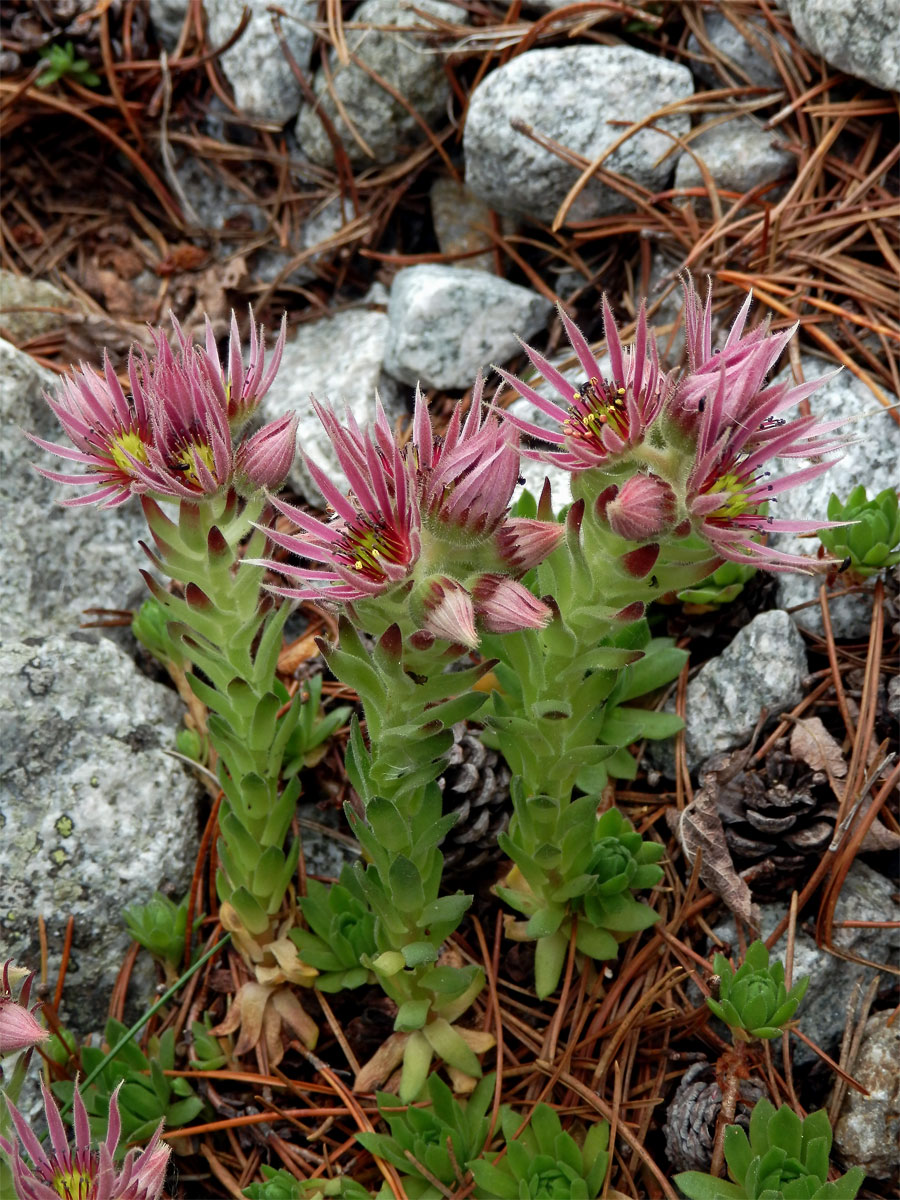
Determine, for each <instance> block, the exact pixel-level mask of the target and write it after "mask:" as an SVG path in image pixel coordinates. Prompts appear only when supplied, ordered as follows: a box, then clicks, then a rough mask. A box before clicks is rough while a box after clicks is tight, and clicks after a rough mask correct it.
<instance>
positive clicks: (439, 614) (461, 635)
mask: <svg viewBox="0 0 900 1200" xmlns="http://www.w3.org/2000/svg"><path fill="white" fill-rule="evenodd" d="M423 606H424V609H425V621H424V625H425V627H426V629H429V630H430V631H431V632H432V633H433V634H434V635H435V637H439V638H445V639H446V640H447V641H448V642H458V643H460V645H463V646H468V647H469V649H471V650H474V649H475V647H476V646H477V645H478V634H477V633H476V632H475V608H474V605H473V604H472V597H471V596H470V595H469V593H468V592H467V591H466V589H465V588H464V587H463V586H462V584H461V583H457V582H456V580H455V579H449V578H448V577H447V576H446V575H435V576H432V577H431V578H430V579H429V580H427V581H426V584H425V593H424V599H423Z"/></svg>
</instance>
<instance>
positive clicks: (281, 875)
mask: <svg viewBox="0 0 900 1200" xmlns="http://www.w3.org/2000/svg"><path fill="white" fill-rule="evenodd" d="M142 503H143V507H144V513H145V516H146V518H147V522H148V524H149V526H150V531H151V533H152V535H153V539H154V541H155V543H156V552H155V553H152V552H150V551H149V550H148V551H147V553H148V554H149V555H150V558H151V560H152V561H153V563H154V565H155V566H157V567H158V568H159V569H160V570H161V571H162V572H164V573H165V574H166V575H169V576H170V577H171V578H173V579H175V580H177V581H178V582H179V583H181V584H182V585H183V587H184V595H183V596H179V595H172V594H171V593H170V592H168V591H166V590H165V589H164V588H162V587H161V586H160V585H159V584H158V583H157V582H156V581H155V580H154V579H153V578H152V577H151V576H150V575H145V578H146V580H147V583H148V586H149V587H150V590H151V592H152V593H153V595H154V597H155V599H156V600H157V601H158V603H159V604H160V605H161V607H162V609H163V611H164V613H165V616H166V620H167V633H168V636H169V637H170V638H171V639H172V640H173V641H174V642H175V643H176V644H178V645H180V647H182V648H183V653H184V655H185V656H186V657H187V658H188V659H189V660H190V663H191V664H192V665H193V671H192V672H191V673H190V674H189V675H188V682H189V684H190V687H191V689H192V691H193V692H194V694H195V695H196V696H197V697H198V698H199V699H200V700H201V701H202V702H203V703H204V704H205V705H206V706H207V707H208V709H209V712H210V715H209V719H208V729H209V738H210V742H211V745H212V747H213V749H214V750H215V752H216V755H217V759H218V761H217V764H216V771H217V775H218V779H219V783H220V784H221V787H222V791H223V793H224V799H223V802H222V810H221V815H220V820H219V827H220V831H221V836H220V839H219V843H218V856H219V863H220V868H219V871H218V874H217V877H216V882H217V888H218V892H219V897H220V899H221V901H222V904H223V905H224V906H228V907H227V908H226V909H225V911H224V917H225V920H226V921H227V922H229V924H228V925H227V927H229V928H232V929H233V931H234V932H236V933H237V934H238V935H239V937H240V936H241V935H245V936H246V935H249V937H250V938H251V939H255V940H256V941H258V942H259V941H260V940H261V941H262V942H263V943H265V942H266V941H268V940H269V938H270V936H271V927H272V925H273V920H274V918H275V917H276V915H277V913H278V911H279V909H280V908H281V905H282V902H283V900H284V897H285V893H286V892H287V889H288V887H289V885H290V882H291V878H292V876H293V874H294V871H295V869H296V865H297V857H298V853H299V847H298V845H297V844H296V843H294V844H292V845H291V846H290V847H289V848H288V849H287V850H285V849H284V843H285V839H286V837H287V834H288V830H289V828H290V823H291V819H292V817H293V814H294V809H295V804H296V800H297V797H298V795H299V793H300V782H299V779H298V778H297V777H296V776H294V777H293V778H291V779H290V780H289V781H288V783H287V784H286V785H285V786H284V787H282V784H281V774H282V765H283V762H284V758H285V754H286V750H287V747H288V746H289V744H290V742H291V738H292V735H294V734H295V731H296V729H297V726H298V722H299V721H300V719H301V717H302V715H303V707H304V706H303V704H302V703H301V702H299V701H295V702H294V703H291V702H290V697H289V696H288V694H287V692H286V690H285V689H284V687H283V686H282V685H281V684H280V683H279V682H278V679H277V676H276V664H277V661H278V655H279V652H280V649H281V632H282V628H283V626H284V622H285V620H286V618H287V615H288V609H287V607H281V608H273V607H268V608H267V607H266V606H265V605H264V604H262V603H261V601H260V597H261V586H262V575H263V568H262V567H260V566H257V565H255V564H252V563H244V564H242V565H241V567H240V570H238V569H237V566H238V561H239V557H240V555H239V547H240V545H241V543H242V541H243V540H244V539H245V538H246V537H247V535H248V534H249V533H251V530H252V523H253V522H254V521H255V520H257V519H258V518H259V516H260V514H261V510H262V507H263V500H262V498H261V497H260V496H259V494H256V495H254V496H252V497H251V498H250V499H247V500H243V501H242V500H239V499H238V498H237V496H236V495H235V493H234V492H228V493H226V494H224V495H217V496H214V497H211V498H209V499H206V500H202V501H200V502H198V503H189V502H184V501H183V502H182V503H181V505H180V506H179V513H178V519H177V522H176V521H173V520H170V518H169V517H168V516H166V515H165V513H164V512H163V510H162V509H161V508H160V506H159V505H158V504H157V503H156V502H155V501H153V500H151V499H149V498H146V497H144V498H143V499H142ZM264 546H265V535H264V534H263V533H261V532H260V531H258V530H256V531H253V532H252V536H251V537H250V540H249V543H248V545H247V555H246V556H247V557H248V558H253V557H257V556H259V555H260V554H261V553H262V551H263V549H264ZM232 913H233V914H234V916H233V918H232V916H231V914H232Z"/></svg>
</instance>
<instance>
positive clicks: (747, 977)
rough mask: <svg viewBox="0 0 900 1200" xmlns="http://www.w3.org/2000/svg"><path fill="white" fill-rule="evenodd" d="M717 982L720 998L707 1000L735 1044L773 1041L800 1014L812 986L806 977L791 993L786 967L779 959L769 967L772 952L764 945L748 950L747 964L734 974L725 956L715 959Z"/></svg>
mask: <svg viewBox="0 0 900 1200" xmlns="http://www.w3.org/2000/svg"><path fill="white" fill-rule="evenodd" d="M713 972H714V974H715V976H716V978H717V979H718V981H719V983H718V989H717V990H718V995H717V996H710V997H708V998H707V1001H706V1003H707V1005H708V1006H709V1008H710V1010H711V1012H713V1013H714V1014H715V1015H716V1016H717V1017H718V1018H719V1019H720V1020H721V1021H724V1022H725V1024H726V1025H727V1026H728V1028H729V1029H730V1030H731V1035H732V1037H733V1038H734V1039H735V1040H736V1041H742V1042H749V1041H751V1040H752V1039H753V1038H762V1039H765V1038H774V1037H778V1036H779V1035H780V1034H781V1033H782V1032H783V1028H784V1025H785V1023H786V1022H787V1021H789V1020H790V1019H791V1017H792V1016H793V1015H794V1013H795V1012H796V1011H797V1006H798V1004H799V1003H800V1001H801V1000H802V999H803V996H804V993H805V992H806V989H807V987H808V985H809V976H808V975H804V976H803V977H802V978H801V979H798V981H797V982H796V983H795V984H794V986H793V987H792V988H791V990H790V991H788V990H787V988H786V987H785V986H784V966H783V965H782V963H780V962H778V961H777V960H776V961H775V962H774V963H772V965H771V966H770V965H769V951H768V950H767V949H766V946H765V944H764V943H763V942H759V941H756V942H753V943H752V944H751V945H750V946H748V947H747V954H746V957H745V959H744V961H743V962H742V963H741V965H740V966H739V967H738V969H737V970H736V971H732V969H731V967H730V965H729V963H728V959H727V958H725V956H724V955H722V954H716V955H715V957H714V958H713Z"/></svg>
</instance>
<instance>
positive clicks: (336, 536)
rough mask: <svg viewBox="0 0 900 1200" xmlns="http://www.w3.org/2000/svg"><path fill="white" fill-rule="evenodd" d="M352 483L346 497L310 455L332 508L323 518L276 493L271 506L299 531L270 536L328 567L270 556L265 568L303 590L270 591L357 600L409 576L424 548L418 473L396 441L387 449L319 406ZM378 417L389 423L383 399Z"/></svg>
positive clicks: (312, 470)
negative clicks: (329, 515) (414, 476)
mask: <svg viewBox="0 0 900 1200" xmlns="http://www.w3.org/2000/svg"><path fill="white" fill-rule="evenodd" d="M316 411H317V412H318V414H319V417H320V418H321V420H322V422H323V424H324V426H325V428H326V430H327V431H328V433H329V436H330V437H331V440H332V444H333V445H334V447H335V450H336V452H337V455H338V459H339V461H340V463H341V466H342V467H343V469H344V473H345V474H346V476H347V479H348V481H349V483H350V487H351V495H350V497H349V498H348V497H347V496H345V495H344V493H343V492H341V491H340V490H339V489H338V488H337V487H335V485H334V484H333V483H332V481H331V480H330V479H329V478H328V476H327V475H326V473H325V472H324V471H323V470H322V469H321V468H320V467H319V466H318V465H317V464H316V463H315V462H313V461H312V459H309V458H307V459H306V464H307V466H308V468H309V471H310V473H311V475H312V477H313V479H314V480H315V482H316V484H317V485H318V487H319V489H320V491H321V492H322V495H323V496H324V497H325V500H326V502H327V503H328V505H329V507H330V508H331V509H332V510H333V511H334V514H335V515H334V518H333V520H331V521H328V522H325V521H320V520H319V519H318V518H317V517H313V516H311V515H310V514H309V513H307V512H304V511H303V509H301V508H298V507H296V506H295V505H293V504H288V503H286V502H285V501H283V500H279V499H278V498H277V497H274V496H273V497H272V504H274V506H275V508H276V509H277V510H278V511H279V512H280V513H281V514H282V515H283V516H286V517H288V518H289V520H291V521H292V522H293V523H294V524H295V525H296V526H298V528H299V530H300V534H301V536H299V537H298V536H296V535H293V534H287V533H282V532H280V531H279V530H277V529H267V530H266V532H267V533H268V536H269V538H270V540H271V541H273V542H274V543H275V544H276V545H277V546H281V548H282V549H284V550H287V551H289V552H290V553H291V554H294V555H297V556H298V557H300V558H309V559H313V560H314V561H316V562H320V563H323V564H325V569H324V570H322V569H318V568H308V567H300V566H295V565H294V564H292V563H276V562H271V561H267V562H266V564H265V565H266V566H268V567H270V568H271V569H273V570H276V571H278V572H279V573H280V574H282V575H285V576H287V577H288V578H289V579H295V580H297V581H299V582H300V584H301V586H300V587H299V588H295V587H292V588H279V587H275V588H273V589H272V590H273V591H275V592H278V593H279V594H281V595H284V596H290V597H292V598H293V599H299V600H325V601H340V602H341V603H344V604H353V603H354V601H358V600H363V599H365V598H366V597H371V596H377V595H379V594H380V593H381V592H383V591H385V590H386V589H387V588H389V587H391V586H392V585H394V584H397V583H401V582H403V581H404V580H406V579H407V578H409V576H410V573H411V571H412V568H413V566H414V565H415V563H416V560H417V559H418V557H419V551H420V549H421V537H420V529H421V517H420V513H419V509H418V506H417V504H416V496H415V489H414V480H413V479H412V478H411V476H412V474H413V472H412V468H411V466H410V465H409V464H408V463H407V462H405V461H404V459H403V456H402V454H401V453H400V450H399V448H398V447H397V446H396V444H395V443H394V442H393V440H391V443H390V447H389V450H388V452H387V453H385V451H384V450H382V449H381V448H380V447H379V446H378V445H376V442H375V441H374V440H373V438H372V437H371V436H370V435H369V434H364V433H362V432H360V430H359V429H358V427H355V426H353V427H349V428H343V427H342V426H340V425H339V424H338V423H337V420H336V418H335V417H334V414H333V413H332V412H330V410H328V409H325V408H322V407H321V406H319V405H317V406H316ZM379 421H382V422H383V423H386V418H385V417H384V412H383V410H382V409H381V408H380V405H379Z"/></svg>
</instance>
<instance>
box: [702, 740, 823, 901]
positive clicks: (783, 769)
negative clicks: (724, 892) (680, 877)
mask: <svg viewBox="0 0 900 1200" xmlns="http://www.w3.org/2000/svg"><path fill="white" fill-rule="evenodd" d="M837 808H838V806H837V801H836V800H835V797H834V793H833V792H832V791H831V788H830V787H829V785H828V777H827V775H826V774H825V772H824V771H813V770H811V769H810V768H809V767H808V766H807V765H806V763H803V762H798V761H797V760H796V759H794V758H793V757H792V756H791V754H790V753H789V751H788V749H787V741H786V740H785V739H782V740H780V741H778V742H776V744H775V746H774V747H773V748H772V750H771V752H770V753H769V754H768V755H767V756H766V759H765V762H764V763H763V764H762V767H760V768H757V769H754V770H750V771H741V772H740V773H739V774H737V775H736V776H735V777H734V779H731V780H729V781H728V782H727V783H725V784H723V785H722V787H721V789H720V791H719V796H718V811H719V816H720V817H721V819H722V824H723V826H724V828H725V840H726V842H727V843H728V849H729V850H730V851H731V854H732V857H733V858H734V861H735V865H736V866H737V867H738V869H739V870H740V869H742V868H744V867H746V866H750V865H753V864H756V863H764V865H765V866H766V867H767V874H766V880H765V882H766V883H767V885H771V884H773V883H774V884H776V886H777V887H778V888H780V887H782V886H785V887H786V886H789V885H792V884H793V883H794V882H795V881H796V879H797V877H798V876H799V875H802V874H803V872H804V871H805V870H806V869H807V868H808V867H809V866H810V865H811V864H812V863H814V862H815V861H818V859H819V858H820V857H821V856H822V853H823V852H824V850H825V847H826V846H827V845H828V843H829V841H830V840H831V837H832V834H833V832H834V820H835V817H836V815H837ZM755 890H757V891H758V890H760V889H759V888H756V889H755ZM762 890H767V889H766V888H763V889H762Z"/></svg>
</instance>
